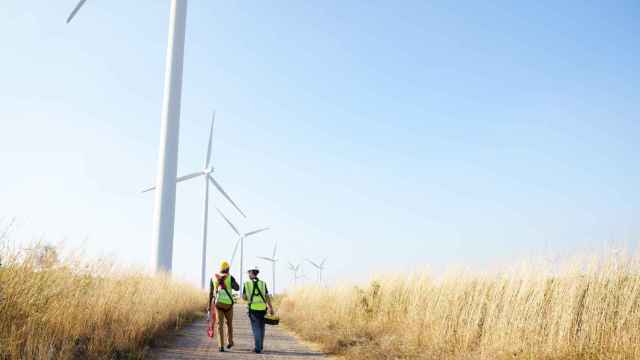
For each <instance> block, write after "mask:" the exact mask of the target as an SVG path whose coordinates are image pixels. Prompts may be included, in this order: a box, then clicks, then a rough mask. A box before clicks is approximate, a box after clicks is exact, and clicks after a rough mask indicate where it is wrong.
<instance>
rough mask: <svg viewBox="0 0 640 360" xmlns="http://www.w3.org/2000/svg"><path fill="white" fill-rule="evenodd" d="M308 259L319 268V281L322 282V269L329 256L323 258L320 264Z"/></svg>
mask: <svg viewBox="0 0 640 360" xmlns="http://www.w3.org/2000/svg"><path fill="white" fill-rule="evenodd" d="M307 261H308V262H309V263H310V264H311V265H313V267H315V268H316V269H317V270H318V282H319V283H322V271H323V270H324V264H325V262H327V258H324V259H322V262H320V264H316V263H315V262H313V261H311V260H309V259H307Z"/></svg>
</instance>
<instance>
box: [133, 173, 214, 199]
mask: <svg viewBox="0 0 640 360" xmlns="http://www.w3.org/2000/svg"><path fill="white" fill-rule="evenodd" d="M200 175H202V171H198V172H194V173H191V174H187V175H184V176H180V177H177V178H176V182H181V181H185V180H189V179H192V178H194V177H198V176H200ZM155 189H156V186H155V185H154V186H152V187H150V188H146V189H144V190H142V193H143V194H144V193H146V192H149V191H151V190H155Z"/></svg>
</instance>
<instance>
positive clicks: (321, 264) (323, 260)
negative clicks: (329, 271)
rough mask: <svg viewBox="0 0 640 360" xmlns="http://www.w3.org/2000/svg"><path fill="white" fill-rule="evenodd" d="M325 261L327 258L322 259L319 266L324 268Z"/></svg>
mask: <svg viewBox="0 0 640 360" xmlns="http://www.w3.org/2000/svg"><path fill="white" fill-rule="evenodd" d="M326 262H327V258H324V259H322V262H321V263H320V267H321V268H323V269H324V264H325V263H326Z"/></svg>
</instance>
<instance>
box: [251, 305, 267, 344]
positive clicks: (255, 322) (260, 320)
mask: <svg viewBox="0 0 640 360" xmlns="http://www.w3.org/2000/svg"><path fill="white" fill-rule="evenodd" d="M265 315H267V311H266V310H262V311H258V310H249V319H250V320H251V330H252V331H253V339H254V340H255V346H256V348H255V349H256V351H257V352H262V345H263V344H264V316H265Z"/></svg>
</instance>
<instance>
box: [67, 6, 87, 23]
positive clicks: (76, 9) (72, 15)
mask: <svg viewBox="0 0 640 360" xmlns="http://www.w3.org/2000/svg"><path fill="white" fill-rule="evenodd" d="M85 2H87V0H80V2H79V3H78V4H77V5H76V7H74V8H73V11H72V12H71V14H69V17H68V18H67V24H68V23H70V22H71V20H73V17H74V16H76V14H77V13H78V11H80V8H81V7H82V5H84V3H85Z"/></svg>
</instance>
